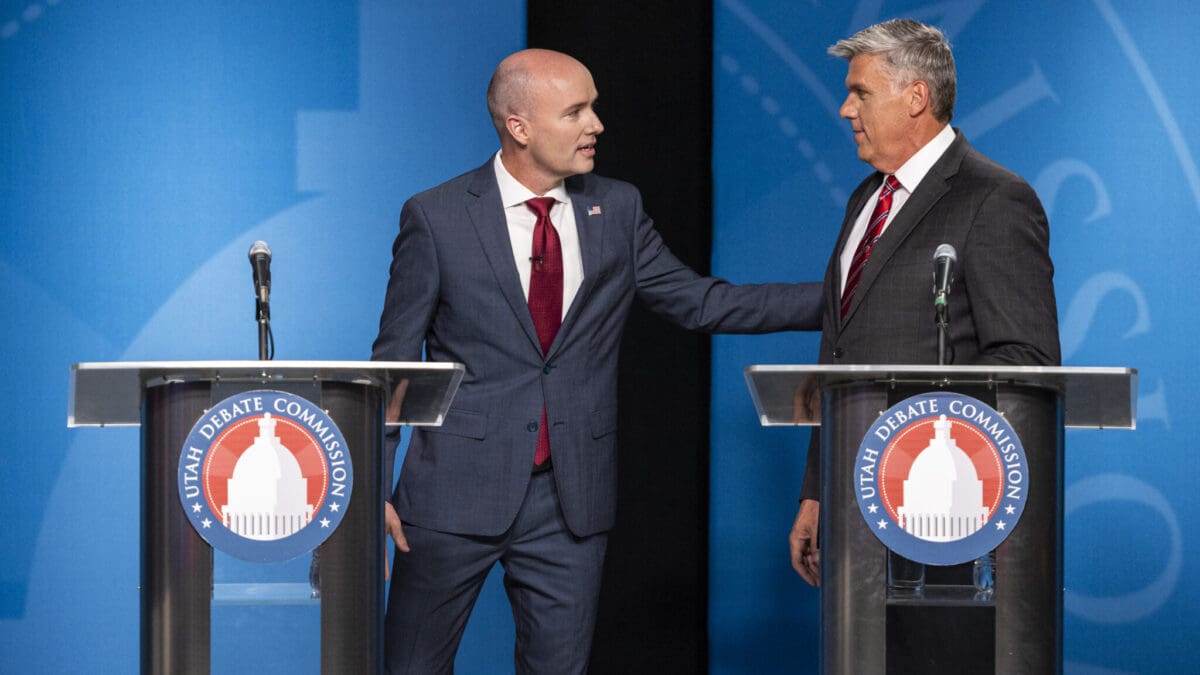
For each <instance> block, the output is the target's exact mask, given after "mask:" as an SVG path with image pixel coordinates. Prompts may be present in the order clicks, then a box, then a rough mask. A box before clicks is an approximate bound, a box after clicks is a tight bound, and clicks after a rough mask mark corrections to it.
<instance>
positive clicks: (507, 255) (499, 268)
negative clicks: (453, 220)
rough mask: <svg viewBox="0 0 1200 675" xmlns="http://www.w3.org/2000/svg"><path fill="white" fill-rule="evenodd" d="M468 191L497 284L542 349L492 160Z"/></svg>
mask: <svg viewBox="0 0 1200 675" xmlns="http://www.w3.org/2000/svg"><path fill="white" fill-rule="evenodd" d="M467 192H468V193H469V194H470V195H472V196H473V197H474V198H473V199H470V200H468V202H467V214H468V216H470V218H471V222H472V223H473V224H474V225H475V231H476V233H477V234H478V235H479V242H480V244H481V245H482V247H483V254H484V257H486V258H487V261H488V265H490V266H491V268H492V273H493V274H494V275H495V277H496V285H497V287H499V289H500V293H501V294H502V295H503V296H504V299H505V300H506V301H507V302H508V304H509V306H510V307H511V308H512V311H513V314H515V315H516V317H517V321H518V322H519V323H520V324H521V329H522V330H524V331H525V336H526V337H527V338H529V341H530V343H532V344H533V346H534V348H536V349H537V350H538V352H541V349H542V347H541V343H540V342H539V341H538V337H537V328H535V327H534V325H533V317H531V316H530V315H529V301H528V300H527V299H526V298H525V291H524V290H523V289H522V288H521V276H520V274H519V273H518V272H517V263H516V261H515V260H513V255H512V241H511V240H510V238H509V235H508V221H507V220H505V218H504V204H503V202H502V201H501V199H500V187H499V185H497V183H496V174H495V170H494V169H493V167H492V162H491V160H489V161H488V162H487V163H486V164H484V165H483V166H482V167H480V168H479V169H477V170H476V171H475V173H474V175H473V176H472V180H471V183H470V186H469V187H468V188H467Z"/></svg>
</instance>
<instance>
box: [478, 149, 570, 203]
mask: <svg viewBox="0 0 1200 675" xmlns="http://www.w3.org/2000/svg"><path fill="white" fill-rule="evenodd" d="M500 152H501V151H497V152H496V158H495V159H494V160H492V168H493V169H494V170H495V172H496V183H497V184H498V185H499V186H500V201H501V202H502V203H503V204H504V208H506V209H507V208H511V207H513V206H520V205H521V204H524V203H525V202H527V201H529V200H530V199H533V198H534V197H554V201H555V202H558V203H560V204H569V203H570V202H571V200H570V199H568V198H567V188H566V186H564V185H563V182H562V181H559V182H558V185H555V186H554V187H552V188H550V189H549V190H547V191H546V194H544V195H535V194H533V191H532V190H530V189H529V188H527V187H525V186H524V185H522V184H521V181H519V180H517V179H516V178H513V176H512V174H511V173H509V172H508V169H507V168H505V166H504V162H502V161H500Z"/></svg>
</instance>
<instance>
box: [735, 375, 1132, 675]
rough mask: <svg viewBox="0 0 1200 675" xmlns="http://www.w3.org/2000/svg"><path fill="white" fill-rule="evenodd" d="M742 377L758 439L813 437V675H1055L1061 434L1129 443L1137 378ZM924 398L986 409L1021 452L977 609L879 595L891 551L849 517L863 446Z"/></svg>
mask: <svg viewBox="0 0 1200 675" xmlns="http://www.w3.org/2000/svg"><path fill="white" fill-rule="evenodd" d="M745 377H746V382H747V384H748V386H749V389H750V394H751V396H752V397H753V399H754V405H755V408H756V410H757V412H758V416H759V420H760V422H761V423H762V424H763V425H764V426H779V425H819V426H820V434H821V436H820V438H821V458H820V460H821V510H820V529H819V542H820V549H821V606H820V610H821V611H820V616H821V637H820V659H821V672H822V673H826V674H838V675H842V674H846V675H850V674H855V675H859V674H864V673H865V674H874V673H879V674H882V673H902V672H938V671H939V670H940V671H942V672H972V673H976V672H994V673H1057V672H1062V589H1063V571H1062V570H1063V555H1062V542H1063V503H1062V495H1063V457H1064V450H1063V430H1064V428H1097V429H1100V428H1115V429H1133V428H1134V427H1135V422H1136V401H1137V372H1136V371H1135V370H1132V369H1127V368H1061V367H1053V368H1052V367H1010V366H886V365H883V366H866V365H855V366H832V365H818V366H771V365H759V366H750V367H748V368H747V369H746V371H745ZM927 392H954V393H959V394H963V395H966V396H971V397H974V398H976V399H979V400H982V401H984V402H986V403H988V404H989V405H991V406H992V407H993V408H995V409H996V410H997V411H999V412H1000V413H1001V415H1003V417H1004V419H1005V420H1006V421H1007V422H1008V424H1009V425H1011V426H1012V428H1013V429H1014V430H1015V432H1016V433H1017V435H1018V436H1019V437H1020V439H1021V442H1022V443H1023V445H1024V449H1025V455H1026V459H1027V464H1028V470H1029V471H1028V484H1027V486H1026V490H1027V492H1026V495H1027V499H1026V501H1025V504H1024V512H1023V514H1022V515H1021V516H1020V520H1019V521H1018V522H1017V524H1016V526H1015V527H1013V528H1012V529H1011V531H1010V533H1009V534H1008V536H1007V538H1006V539H1004V541H1003V542H1002V543H1001V544H1000V545H999V546H997V547H996V549H995V585H994V591H993V592H992V593H991V594H990V595H989V596H988V597H986V598H985V599H982V600H981V599H979V598H978V594H977V593H976V589H975V587H974V586H964V585H956V584H947V585H931V586H928V587H926V588H925V589H924V591H923V593H922V594H921V595H920V596H919V597H911V596H910V597H900V594H894V593H889V589H888V570H887V565H888V549H887V548H886V547H885V546H884V544H883V543H882V542H881V541H880V539H879V538H877V537H876V535H875V534H874V532H873V531H872V529H871V527H870V526H868V523H867V522H866V520H865V518H864V517H863V515H862V513H861V512H860V509H859V503H858V498H857V494H856V485H855V479H856V474H855V461H856V455H857V453H858V450H859V447H860V444H861V443H862V442H863V440H864V436H865V435H867V433H868V431H869V430H870V429H871V427H872V425H873V424H875V423H876V421H877V420H878V419H879V418H880V416H881V415H882V414H883V413H884V411H886V410H888V409H889V408H890V407H891V406H892V405H894V404H896V403H898V402H900V401H902V400H905V399H907V398H908V397H909V396H914V395H917V394H922V393H927ZM818 400H819V406H818V405H815V403H816V402H817V401H818ZM968 583H969V582H968ZM926 616H940V617H943V618H945V617H949V620H948V621H947V622H945V623H944V624H940V625H946V626H951V628H950V629H949V632H956V631H957V634H956V635H953V636H950V635H945V634H942V633H943V632H944V631H941V630H940V629H933V630H931V629H930V627H929V626H924V627H923V626H922V625H921V624H922V622H923V621H924V618H923V617H926ZM980 616H983V619H980V618H979V617H980ZM981 625H982V626H984V628H982V629H979V628H978V626H981ZM963 626H967V627H970V626H975V627H976V628H975V629H971V628H963ZM956 640H957V641H963V640H965V641H969V643H968V644H966V645H965V648H964V649H958V648H956ZM923 643H929V644H923ZM989 645H990V646H991V649H987V647H988V646H989ZM981 646H982V649H980V647H981Z"/></svg>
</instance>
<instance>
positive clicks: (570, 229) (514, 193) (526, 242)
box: [492, 152, 583, 317]
mask: <svg viewBox="0 0 1200 675" xmlns="http://www.w3.org/2000/svg"><path fill="white" fill-rule="evenodd" d="M492 166H493V167H494V168H495V170H496V182H497V183H499V185H500V200H501V201H502V202H503V203H504V219H505V221H507V222H508V239H509V242H510V243H511V244H512V253H513V260H515V261H516V263H517V272H518V273H519V274H520V275H521V289H522V290H523V291H524V292H525V298H526V300H528V299H529V272H530V268H531V267H532V266H533V263H532V262H531V261H530V260H529V258H530V256H531V255H532V254H533V227H534V225H536V224H537V215H535V214H534V212H533V211H532V210H531V209H530V208H529V207H528V206H526V205H525V202H526V201H528V200H530V199H533V198H534V197H553V198H554V206H552V207H550V222H551V223H553V224H554V229H555V230H557V231H558V240H559V242H560V243H561V244H562V258H563V302H562V311H563V316H564V317H565V316H566V315H567V310H568V309H570V308H571V302H572V301H573V300H575V294H576V293H578V292H579V285H580V284H581V283H583V257H582V255H581V254H580V252H579V230H578V229H576V227H575V210H574V209H573V208H571V198H570V197H569V196H568V195H567V189H566V188H565V187H564V186H563V184H562V183H561V182H560V183H559V184H558V185H556V186H554V187H553V188H552V189H550V190H549V191H548V192H546V194H544V195H535V194H533V192H532V191H531V190H530V189H529V188H527V187H525V186H524V185H522V184H521V183H520V182H519V181H518V180H517V179H516V178H513V177H512V174H510V173H509V172H508V169H506V168H504V162H502V161H500V153H499V152H497V153H496V159H495V160H493V162H492Z"/></svg>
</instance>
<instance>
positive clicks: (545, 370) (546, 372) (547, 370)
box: [542, 366, 551, 375]
mask: <svg viewBox="0 0 1200 675" xmlns="http://www.w3.org/2000/svg"><path fill="white" fill-rule="evenodd" d="M550 370H551V368H550V366H546V367H545V368H542V372H543V373H545V374H546V375H549V374H550Z"/></svg>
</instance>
